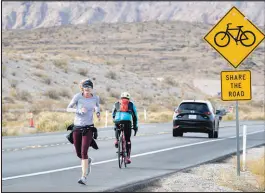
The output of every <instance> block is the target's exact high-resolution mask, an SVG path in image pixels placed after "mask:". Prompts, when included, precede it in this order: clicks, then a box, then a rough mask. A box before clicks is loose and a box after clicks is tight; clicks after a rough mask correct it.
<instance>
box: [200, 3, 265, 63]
mask: <svg viewBox="0 0 265 193" xmlns="http://www.w3.org/2000/svg"><path fill="white" fill-rule="evenodd" d="M204 39H205V40H206V41H207V42H208V43H209V44H210V45H211V46H212V47H213V48H214V49H215V50H216V51H217V52H219V53H220V54H221V55H222V56H223V57H224V58H225V59H226V60H227V61H228V62H229V63H230V64H231V65H232V66H233V67H234V68H237V67H238V66H239V65H240V64H241V63H242V61H243V60H244V59H246V58H247V57H248V55H249V54H250V53H251V52H252V51H254V49H255V48H256V47H257V46H258V45H259V44H260V43H261V42H262V41H263V40H264V34H263V33H262V32H261V31H260V30H259V29H258V28H257V27H256V26H255V25H254V24H253V23H252V22H251V21H249V20H248V19H247V18H246V17H245V16H244V15H243V14H242V13H241V12H240V11H239V10H238V9H237V8H236V7H232V9H230V11H229V12H228V13H227V14H226V15H225V16H224V17H223V18H222V19H221V20H220V21H219V22H218V23H217V24H216V25H215V26H214V27H213V28H212V30H211V31H210V32H209V33H208V34H207V35H206V36H205V37H204Z"/></svg>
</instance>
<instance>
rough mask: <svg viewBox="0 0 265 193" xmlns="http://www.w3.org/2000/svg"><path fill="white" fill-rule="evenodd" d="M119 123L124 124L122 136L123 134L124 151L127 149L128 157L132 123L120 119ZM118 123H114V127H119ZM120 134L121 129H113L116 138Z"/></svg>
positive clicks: (130, 146) (130, 145)
mask: <svg viewBox="0 0 265 193" xmlns="http://www.w3.org/2000/svg"><path fill="white" fill-rule="evenodd" d="M119 123H122V124H124V136H125V141H126V151H127V155H128V157H130V155H131V148H132V144H131V135H132V129H131V127H132V123H131V121H121V122H119ZM119 123H116V124H115V126H116V128H119ZM120 134H121V131H120V130H117V129H115V136H116V139H118V138H119V136H120Z"/></svg>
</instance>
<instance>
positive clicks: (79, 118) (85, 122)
mask: <svg viewBox="0 0 265 193" xmlns="http://www.w3.org/2000/svg"><path fill="white" fill-rule="evenodd" d="M79 86H80V90H81V92H80V93H77V94H76V95H74V97H73V99H72V100H71V102H70V104H69V105H68V107H67V112H74V113H75V119H74V127H73V129H74V131H73V141H74V146H75V150H76V154H77V156H78V157H79V158H80V159H81V166H82V176H81V178H80V179H79V180H78V183H80V184H86V181H87V176H88V174H89V173H90V172H91V163H92V159H91V158H90V157H88V155H87V153H88V148H89V146H90V145H91V142H92V141H93V138H94V139H96V138H97V130H96V128H95V127H94V124H93V113H94V110H95V112H96V114H97V118H98V120H99V121H100V108H99V97H98V96H96V95H93V94H92V90H93V82H92V81H91V80H90V79H86V80H82V81H81V82H80V85H79ZM74 106H76V108H74Z"/></svg>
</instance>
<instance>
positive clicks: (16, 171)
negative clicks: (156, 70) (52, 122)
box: [2, 121, 265, 192]
mask: <svg viewBox="0 0 265 193" xmlns="http://www.w3.org/2000/svg"><path fill="white" fill-rule="evenodd" d="M240 124H241V126H240V135H241V137H240V145H241V148H242V125H243V124H246V125H247V133H248V135H247V147H248V148H250V147H253V146H256V145H260V144H264V143H265V132H264V121H244V122H243V121H242V122H240ZM66 134H67V133H66V132H59V133H55V134H36V135H28V136H23V137H3V139H2V191H3V192H7V191H13V192H20V191H24V192H25V191H26V192H31V191H43V192H48V191H53V192H55V191H60V192H67V191H71V192H73V191H79V192H80V191H81V192H82V191H84V192H90V191H105V190H109V189H113V188H116V187H119V186H123V185H127V184H132V183H135V182H138V181H141V180H145V179H148V178H152V177H156V176H159V175H163V174H167V173H171V172H173V171H177V170H180V169H183V168H186V167H190V166H193V165H197V164H200V163H203V162H206V161H209V160H212V159H215V158H218V157H220V156H224V155H227V154H229V153H233V152H236V127H235V122H221V123H220V131H219V138H218V139H209V138H208V135H207V134H203V133H184V136H183V137H177V138H175V137H173V136H172V123H162V124H142V125H140V126H139V132H138V134H137V136H132V138H131V140H132V159H131V160H132V163H131V164H130V165H128V167H127V168H122V169H119V167H118V161H117V155H116V151H117V149H116V148H115V147H114V131H113V129H112V128H102V129H99V137H98V140H97V143H98V145H99V148H100V149H99V150H94V149H92V148H91V149H89V156H90V157H92V158H93V164H92V173H91V174H90V176H89V178H88V183H87V185H86V186H84V185H80V184H78V183H77V181H78V179H79V178H80V176H81V166H80V160H79V158H77V156H76V155H75V151H74V146H73V145H72V144H69V143H68V141H67V139H66V138H65V135H66ZM235 172H236V171H235Z"/></svg>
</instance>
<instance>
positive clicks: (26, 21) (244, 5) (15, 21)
mask: <svg viewBox="0 0 265 193" xmlns="http://www.w3.org/2000/svg"><path fill="white" fill-rule="evenodd" d="M232 6H236V7H237V8H238V9H239V10H241V11H242V12H243V13H244V14H245V15H246V16H247V17H248V18H249V19H250V20H251V21H252V22H254V23H255V24H256V25H259V26H264V12H265V3H264V2H245V1H235V2H177V1H176V2H174V1H173V2H155V1H154V2H148V1H143V2H140V1H138V2H137V1H136V2H135V1H134V2H133V1H132V2H131V1H128V2H123V1H116V2H115V1H114V2H108V1H106V2H103V1H99V2H92V1H91V2H85V1H84V2H63V1H59V2H41V1H40V2H31V1H23V2H2V28H3V29H31V28H40V27H51V26H60V25H67V24H74V25H75V24H91V23H98V22H105V23H115V22H143V21H154V20H163V21H176V20H182V21H189V22H202V23H206V24H214V23H216V22H217V21H218V20H219V19H220V18H221V17H223V16H224V15H225V13H226V12H227V11H228V10H229V9H230V8H231V7H232Z"/></svg>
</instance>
